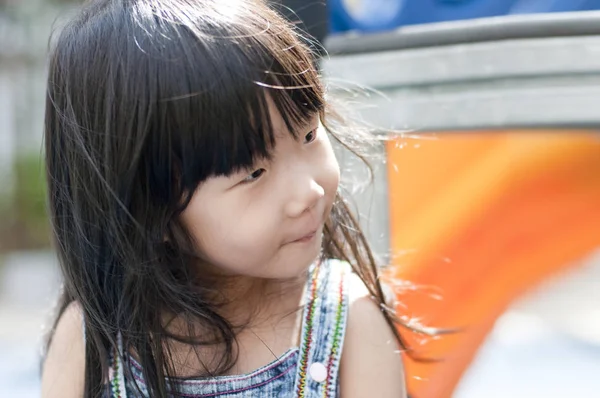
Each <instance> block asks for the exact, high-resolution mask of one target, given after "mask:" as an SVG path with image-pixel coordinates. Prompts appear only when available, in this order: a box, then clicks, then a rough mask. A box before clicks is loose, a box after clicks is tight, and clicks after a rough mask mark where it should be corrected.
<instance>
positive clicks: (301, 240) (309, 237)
mask: <svg viewBox="0 0 600 398" xmlns="http://www.w3.org/2000/svg"><path fill="white" fill-rule="evenodd" d="M316 235H317V231H313V232H311V233H309V234H307V235H304V236H303V237H301V238H299V239H296V240H294V241H292V243H305V242H310V241H311V240H313V238H314V237H315V236H316Z"/></svg>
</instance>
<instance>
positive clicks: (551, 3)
mask: <svg viewBox="0 0 600 398" xmlns="http://www.w3.org/2000/svg"><path fill="white" fill-rule="evenodd" d="M599 9H600V0H518V1H517V2H516V4H515V5H514V7H513V9H512V10H511V14H533V13H543V12H568V11H590V10H599Z"/></svg>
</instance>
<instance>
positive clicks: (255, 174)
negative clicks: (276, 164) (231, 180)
mask: <svg viewBox="0 0 600 398" xmlns="http://www.w3.org/2000/svg"><path fill="white" fill-rule="evenodd" d="M265 171H266V170H265V169H256V170H254V171H253V172H252V174H250V175H249V176H248V177H246V178H244V179H243V180H242V183H244V184H246V183H249V182H254V181H256V180H258V179H259V178H260V177H261V176H262V175H263V174H264V173H265Z"/></svg>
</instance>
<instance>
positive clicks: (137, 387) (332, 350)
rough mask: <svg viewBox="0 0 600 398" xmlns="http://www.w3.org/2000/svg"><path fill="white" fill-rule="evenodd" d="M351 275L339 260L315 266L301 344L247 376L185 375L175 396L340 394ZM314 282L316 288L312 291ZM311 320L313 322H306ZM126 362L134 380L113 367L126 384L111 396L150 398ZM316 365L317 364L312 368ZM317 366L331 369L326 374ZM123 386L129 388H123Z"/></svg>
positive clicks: (232, 397)
mask: <svg viewBox="0 0 600 398" xmlns="http://www.w3.org/2000/svg"><path fill="white" fill-rule="evenodd" d="M349 273H350V266H349V265H348V264H347V263H344V262H341V261H337V260H328V261H326V262H323V263H322V264H321V265H320V266H315V267H313V268H312V270H311V272H310V273H309V274H310V275H309V278H308V281H307V289H306V292H307V297H305V301H304V302H305V303H306V306H305V308H304V310H303V322H302V324H303V326H302V339H301V344H300V347H293V348H290V350H288V351H287V352H286V353H285V354H283V355H282V356H281V357H280V358H279V359H277V360H275V361H273V362H271V363H270V364H268V365H266V366H264V367H262V368H260V369H257V370H255V371H254V372H252V373H249V374H246V375H240V376H220V377H215V378H208V379H182V380H180V381H177V382H176V383H177V386H178V390H179V392H177V393H174V394H173V396H177V397H185V398H192V397H194V398H195V397H218V398H242V397H260V398H286V397H305V398H312V397H320V398H331V397H338V396H339V388H338V385H339V383H338V373H339V361H340V357H341V351H342V346H343V340H344V332H345V329H346V318H347V312H348V311H347V308H348V298H347V292H346V283H345V282H346V279H347V275H348V274H349ZM313 278H314V279H313ZM314 281H316V283H315V282H314ZM311 286H315V288H314V290H313V289H311ZM311 303H313V305H311ZM311 308H312V309H311ZM309 318H310V319H311V321H309V320H308V319H309ZM125 362H126V366H127V365H128V366H129V369H130V370H131V375H133V379H132V378H131V377H129V378H125V382H124V383H119V382H118V376H117V374H118V373H120V375H121V376H120V377H123V376H124V375H126V374H127V372H114V371H113V372H112V373H113V378H111V383H112V384H115V380H117V384H121V386H124V388H123V387H122V388H121V392H120V394H115V393H111V394H109V396H110V397H115V398H117V395H120V397H119V398H126V397H127V398H133V397H147V390H146V384H145V382H144V378H143V374H142V369H141V367H140V365H139V364H138V363H137V362H136V361H135V360H134V359H133V358H131V357H126V361H125ZM302 364H304V366H302ZM315 364H317V365H316V366H313V365H315ZM311 366H312V367H311ZM315 368H319V369H315ZM315 370H316V371H315ZM318 370H321V371H325V370H326V371H327V372H326V373H322V372H318ZM311 371H312V372H311ZM303 376H304V377H303ZM323 378H325V380H323ZM123 389H124V390H125V391H122V390H123Z"/></svg>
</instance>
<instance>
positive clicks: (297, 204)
mask: <svg viewBox="0 0 600 398" xmlns="http://www.w3.org/2000/svg"><path fill="white" fill-rule="evenodd" d="M323 196H325V190H324V189H323V187H322V186H321V185H319V184H318V183H317V182H316V181H315V180H314V179H313V178H311V179H310V180H309V179H306V180H304V181H302V182H301V181H297V182H296V183H293V184H292V188H291V192H290V200H289V201H288V203H287V205H286V209H285V211H286V214H287V216H288V217H292V218H295V217H299V216H301V215H302V214H304V212H306V211H308V210H310V209H312V208H313V207H315V206H316V205H317V203H319V200H321V198H322V197H323Z"/></svg>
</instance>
